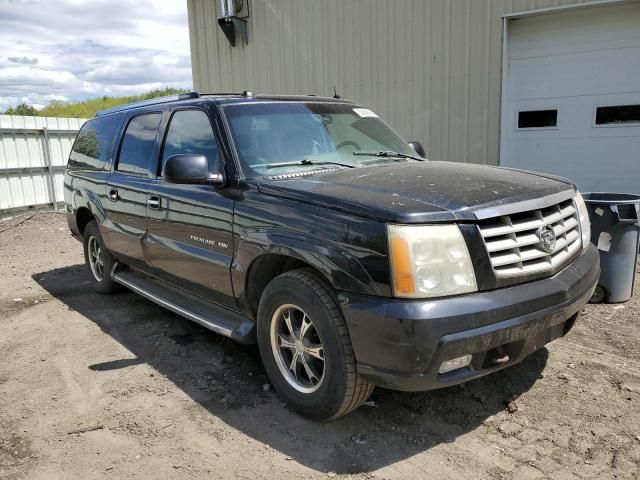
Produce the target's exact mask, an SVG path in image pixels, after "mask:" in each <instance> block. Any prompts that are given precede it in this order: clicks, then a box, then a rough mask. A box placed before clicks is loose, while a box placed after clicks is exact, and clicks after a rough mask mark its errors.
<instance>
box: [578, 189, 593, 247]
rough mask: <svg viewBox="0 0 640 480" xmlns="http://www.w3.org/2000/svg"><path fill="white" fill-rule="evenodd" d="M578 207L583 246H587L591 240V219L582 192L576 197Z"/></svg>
mask: <svg viewBox="0 0 640 480" xmlns="http://www.w3.org/2000/svg"><path fill="white" fill-rule="evenodd" d="M574 200H575V201H576V207H577V208H578V218H579V219H580V233H581V234H582V248H583V249H584V248H587V246H588V245H589V242H590V241H591V222H590V221H589V210H587V205H586V204H585V203H584V199H583V198H582V195H580V192H578V193H577V195H576V196H575V197H574Z"/></svg>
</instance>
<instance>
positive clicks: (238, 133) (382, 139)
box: [224, 102, 416, 177]
mask: <svg viewBox="0 0 640 480" xmlns="http://www.w3.org/2000/svg"><path fill="white" fill-rule="evenodd" d="M224 112H225V115H226V117H227V119H228V122H229V125H230V128H231V134H232V136H233V140H234V142H235V144H236V148H237V151H238V156H239V157H240V162H241V164H242V169H243V172H244V174H245V176H247V177H256V176H265V175H269V176H271V175H281V174H285V173H299V172H305V171H316V170H320V169H328V168H342V167H361V166H368V165H374V164H375V165H378V164H383V163H395V162H412V161H414V160H412V159H410V158H406V157H405V156H413V157H416V152H415V151H414V150H413V149H412V148H411V146H409V145H408V144H407V143H406V142H405V141H404V140H403V139H402V138H401V137H400V136H399V135H398V134H397V133H395V132H394V131H393V130H391V128H389V127H388V126H387V125H386V124H385V123H384V122H383V121H382V120H380V119H379V118H378V116H377V115H376V114H375V113H373V112H372V111H371V110H369V109H366V108H362V107H358V106H355V105H353V104H345V103H321V102H306V103H303V102H256V103H252V104H242V105H226V106H225V107H224ZM380 152H382V153H383V155H379V153H380ZM368 153H370V154H368ZM394 154H400V156H394Z"/></svg>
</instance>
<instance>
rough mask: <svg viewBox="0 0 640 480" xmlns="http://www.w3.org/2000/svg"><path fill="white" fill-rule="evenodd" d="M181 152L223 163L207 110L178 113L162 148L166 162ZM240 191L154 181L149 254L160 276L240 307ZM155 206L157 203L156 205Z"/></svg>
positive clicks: (148, 239) (170, 123)
mask: <svg viewBox="0 0 640 480" xmlns="http://www.w3.org/2000/svg"><path fill="white" fill-rule="evenodd" d="M178 154H197V155H204V156H206V157H207V158H208V159H209V160H210V164H212V163H214V162H213V161H215V160H216V159H221V158H222V157H221V156H220V155H221V154H220V150H219V148H218V141H217V140H216V137H215V134H214V133H213V129H212V127H211V122H210V120H209V116H208V114H207V113H206V112H205V111H204V110H199V109H185V110H177V111H175V112H173V114H172V117H171V119H170V120H169V126H168V128H167V133H166V140H165V144H164V146H163V149H162V155H161V162H160V172H162V166H163V165H164V163H165V162H166V159H167V158H169V157H170V156H172V155H178ZM234 193H235V189H234V188H230V187H228V188H225V189H215V188H214V187H212V186H211V185H198V184H194V185H177V184H170V183H167V182H165V181H164V179H163V177H162V174H160V175H159V177H158V178H157V179H155V180H153V181H152V182H151V185H150V188H149V192H148V197H149V199H150V200H151V201H152V202H153V203H154V204H155V202H156V201H158V202H159V205H158V206H157V208H149V209H148V215H149V228H148V237H147V240H146V243H145V249H146V251H145V254H146V257H147V260H148V262H149V263H150V264H151V265H152V266H153V267H154V269H155V271H156V275H158V276H159V277H160V278H162V279H163V280H165V281H167V282H169V283H172V284H174V285H176V286H178V287H182V288H185V289H187V290H189V291H190V292H193V293H196V294H199V295H202V296H204V297H206V298H207V299H209V300H213V301H215V302H217V303H220V304H222V305H225V306H231V307H235V305H236V302H235V298H234V295H233V290H232V288H231V263H232V261H233V235H232V228H233V206H234V200H233V194H234ZM154 207H155V205H154Z"/></svg>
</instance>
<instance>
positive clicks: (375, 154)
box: [353, 151, 424, 162]
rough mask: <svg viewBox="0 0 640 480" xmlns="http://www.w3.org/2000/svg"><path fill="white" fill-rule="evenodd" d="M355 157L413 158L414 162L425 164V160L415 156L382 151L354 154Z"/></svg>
mask: <svg viewBox="0 0 640 480" xmlns="http://www.w3.org/2000/svg"><path fill="white" fill-rule="evenodd" d="M353 154H354V155H362V156H365V157H395V158H411V159H412V160H418V161H419V162H424V158H422V157H416V156H414V155H407V154H406V153H400V152H391V151H382V152H353Z"/></svg>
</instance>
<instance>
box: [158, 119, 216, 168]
mask: <svg viewBox="0 0 640 480" xmlns="http://www.w3.org/2000/svg"><path fill="white" fill-rule="evenodd" d="M179 154H194V155H204V156H206V157H207V160H208V161H209V166H210V168H209V170H211V167H212V166H213V165H214V163H215V162H216V159H217V158H218V155H219V154H220V151H219V149H218V142H217V141H216V137H215V135H214V133H213V129H212V128H211V122H210V121H209V117H208V116H207V114H206V113H205V112H203V111H202V110H178V111H177V112H175V113H174V114H173V116H172V117H171V122H170V123H169V130H168V131H167V136H166V139H165V141H164V147H163V149H162V163H161V168H162V170H161V172H162V171H164V164H165V162H166V161H167V159H168V158H169V157H171V156H173V155H179Z"/></svg>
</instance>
